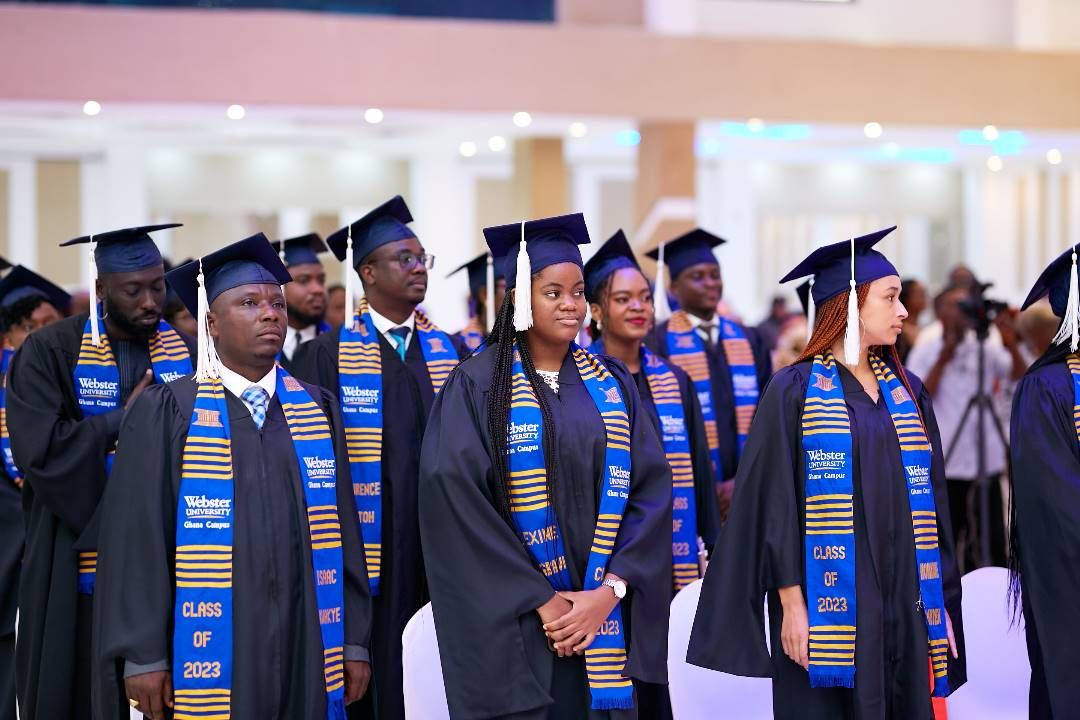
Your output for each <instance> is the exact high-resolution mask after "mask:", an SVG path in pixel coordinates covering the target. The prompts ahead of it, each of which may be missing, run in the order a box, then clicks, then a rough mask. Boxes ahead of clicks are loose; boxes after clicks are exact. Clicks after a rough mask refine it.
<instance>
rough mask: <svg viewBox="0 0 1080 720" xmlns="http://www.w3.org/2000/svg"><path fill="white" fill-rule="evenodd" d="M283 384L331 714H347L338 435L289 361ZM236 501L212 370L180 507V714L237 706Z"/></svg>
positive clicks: (201, 390) (185, 718) (188, 453)
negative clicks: (335, 439)
mask: <svg viewBox="0 0 1080 720" xmlns="http://www.w3.org/2000/svg"><path fill="white" fill-rule="evenodd" d="M276 392H277V396H278V400H279V401H280V402H281V408H282V410H283V411H284V413H285V420H286V422H287V423H288V425H289V434H290V435H291V437H292V444H293V448H294V450H295V452H296V458H297V466H298V468H299V470H300V477H301V479H302V482H303V486H304V499H305V501H306V504H307V519H308V532H309V535H310V538H311V565H312V569H313V578H312V580H313V582H314V584H315V600H316V604H317V606H318V607H317V610H318V619H319V627H320V631H321V634H322V647H323V657H322V661H323V676H324V679H325V683H326V717H327V720H344V719H345V665H344V662H345V649H344V644H345V625H344V612H345V610H344V598H345V595H344V590H343V583H344V576H343V573H342V567H343V565H342V553H341V522H340V519H339V516H338V506H337V490H336V488H337V466H336V461H335V459H334V442H333V435H332V433H331V431H330V424H329V422H327V419H326V415H325V414H324V413H323V411H322V408H321V407H319V405H318V404H317V403H316V402H315V401H314V400H312V399H311V396H310V395H308V393H307V391H306V390H304V388H303V386H302V385H301V384H300V383H299V382H298V381H297V380H296V379H294V378H293V377H292V376H290V375H289V374H288V373H287V372H286V371H285V370H284V369H283V368H281V367H278V369H277V388H276ZM240 501H241V502H243V501H244V500H243V498H241V500H240ZM234 508H235V497H234V488H233V460H232V447H231V443H230V434H229V410H228V406H227V405H226V402H225V390H224V387H223V385H222V383H221V380H219V379H217V378H213V379H210V380H205V381H203V382H201V383H199V386H198V389H197V391H196V395H195V409H194V411H193V412H192V414H191V424H190V426H189V427H188V435H187V439H186V440H185V441H184V454H183V463H182V466H181V473H180V498H179V502H178V503H177V507H176V600H175V611H174V612H175V615H174V623H175V625H174V631H173V655H174V658H173V688H174V692H175V702H176V706H175V710H174V713H173V717H175V718H176V720H210V719H211V718H223V719H227V718H229V717H230V715H231V711H232V689H231V688H232V675H233V603H232V577H233V575H232V560H233V540H234V534H233V522H234V518H235V515H234V514H233V510H234Z"/></svg>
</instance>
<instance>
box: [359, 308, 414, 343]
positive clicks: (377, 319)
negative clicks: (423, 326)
mask: <svg viewBox="0 0 1080 720" xmlns="http://www.w3.org/2000/svg"><path fill="white" fill-rule="evenodd" d="M368 314H369V315H371V322H373V323H374V324H375V329H376V330H378V331H379V332H380V333H381V334H383V335H387V334H389V333H390V331H391V330H392V329H393V328H396V327H407V328H409V335H410V337H411V336H412V333H413V330H415V329H416V313H412V314H411V315H409V317H407V318H405V322H403V323H395V322H393V321H392V320H387V319H386V318H384V317H383V316H382V315H380V314H379V313H377V312H375V308H373V307H371V305H368Z"/></svg>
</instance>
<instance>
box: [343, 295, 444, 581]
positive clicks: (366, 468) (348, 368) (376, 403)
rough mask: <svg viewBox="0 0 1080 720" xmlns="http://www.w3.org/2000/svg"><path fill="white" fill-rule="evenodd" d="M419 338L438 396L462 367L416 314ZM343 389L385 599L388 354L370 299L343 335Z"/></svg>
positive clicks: (370, 565) (372, 573)
mask: <svg viewBox="0 0 1080 720" xmlns="http://www.w3.org/2000/svg"><path fill="white" fill-rule="evenodd" d="M416 334H417V340H418V341H419V342H420V349H421V351H422V352H423V353H424V361H425V362H426V363H427V370H428V376H429V377H430V378H431V387H432V389H433V390H434V391H435V392H436V393H438V392H439V390H441V389H442V386H443V383H445V382H446V378H447V377H449V375H450V371H451V370H453V369H454V367H455V366H456V365H457V364H458V356H457V351H456V350H455V349H454V345H453V343H452V342H450V338H449V336H447V335H446V334H445V333H444V332H442V331H441V330H439V329H438V328H436V327H435V326H434V325H432V324H431V321H430V320H428V319H427V317H425V316H424V314H423V313H422V312H420V311H419V310H417V311H416ZM338 384H339V387H340V388H341V389H340V392H339V396H340V398H339V399H340V401H341V414H342V420H343V422H344V424H345V440H346V442H347V444H348V450H349V474H350V476H351V477H352V483H353V498H354V500H355V502H356V513H357V518H358V519H359V523H360V537H361V539H362V540H363V542H364V555H365V557H366V559H367V571H368V583H369V584H370V585H371V594H372V595H373V596H374V595H378V594H379V578H380V576H381V572H380V570H381V568H382V513H383V505H382V445H383V392H382V353H381V352H380V350H379V331H378V330H376V329H375V323H374V322H373V321H372V319H371V315H370V313H369V312H368V305H367V298H362V299H361V300H360V311H359V315H357V314H354V315H353V316H352V319H351V321H350V322H346V323H345V324H344V325H342V326H341V332H340V335H339V336H338Z"/></svg>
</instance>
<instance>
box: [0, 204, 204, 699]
mask: <svg viewBox="0 0 1080 720" xmlns="http://www.w3.org/2000/svg"><path fill="white" fill-rule="evenodd" d="M170 227H176V226H175V225H164V226H160V225H159V226H148V227H137V228H130V229H124V230H117V231H112V232H108V233H102V234H100V235H96V236H94V237H93V240H92V241H91V238H90V237H82V238H76V239H75V240H71V241H68V242H67V243H65V245H79V244H83V243H87V242H91V243H92V244H91V247H92V248H94V249H93V250H92V252H93V255H94V258H95V260H96V265H95V267H96V273H97V274H98V277H97V279H96V281H95V282H94V283H93V288H94V290H93V292H94V293H95V298H96V301H97V302H98V303H100V305H98V306H94V307H92V310H93V312H91V313H90V314H87V313H80V314H78V315H74V316H72V317H69V318H65V319H64V320H61V321H60V322H57V323H54V324H52V325H50V326H49V327H47V328H43V329H42V330H39V331H37V332H35V333H34V334H32V335H31V336H30V337H29V338H27V340H26V342H25V343H24V344H23V346H22V348H20V350H19V352H18V353H17V354H16V355H15V357H14V359H13V360H12V362H11V367H10V369H9V371H8V385H7V390H6V395H5V399H6V405H7V407H6V411H7V421H8V430H9V431H10V433H11V444H12V452H13V455H14V460H15V465H16V466H18V468H19V469H20V470H21V471H22V472H23V476H24V478H25V481H26V483H25V485H24V487H23V507H24V508H25V509H26V522H27V525H26V550H25V555H24V558H23V568H22V577H21V579H20V583H19V608H20V610H19V632H18V641H17V647H16V654H17V659H18V662H17V685H18V695H19V712H20V716H21V717H22V718H24V719H26V720H38V719H40V720H54V719H57V720H63V719H64V718H74V719H76V720H85V718H87V717H88V716H89V715H90V666H91V658H90V625H91V613H92V607H93V594H92V593H93V578H94V572H93V571H94V562H95V561H94V558H95V553H96V549H97V531H98V517H97V509H98V502H99V501H100V499H101V495H102V492H103V491H104V488H105V483H106V479H107V466H108V464H110V463H111V462H112V457H111V451H112V449H113V448H114V446H115V443H116V438H117V434H118V432H119V430H120V422H121V420H122V419H123V417H124V414H125V412H126V410H127V408H128V407H129V406H130V404H131V402H132V401H133V400H134V398H136V397H138V395H139V394H140V393H142V392H143V391H144V390H145V389H146V388H148V387H149V386H150V385H152V384H154V383H155V382H164V381H168V380H171V379H173V378H175V377H179V376H180V375H182V374H183V373H184V372H189V371H190V368H191V360H190V357H189V354H190V351H191V348H190V347H188V346H186V345H185V340H184V339H183V338H181V336H180V335H179V334H178V333H176V332H175V331H174V330H172V329H171V328H169V327H168V326H167V325H165V324H164V323H163V322H162V319H161V318H162V308H163V306H164V303H165V272H164V265H163V263H162V259H161V254H160V252H159V251H158V249H157V246H156V245H155V244H154V241H153V240H152V239H151V238H150V236H149V234H148V233H151V232H154V231H155V230H161V229H165V228H170ZM93 279H94V278H93V277H92V278H91V280H93ZM99 312H100V316H99V315H98V313H99ZM95 335H96V336H97V337H96V339H97V342H95Z"/></svg>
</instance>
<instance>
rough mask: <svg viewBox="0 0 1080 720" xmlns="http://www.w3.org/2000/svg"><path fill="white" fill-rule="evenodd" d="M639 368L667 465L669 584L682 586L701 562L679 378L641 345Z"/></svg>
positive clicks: (596, 350)
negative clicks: (669, 470) (658, 429)
mask: <svg viewBox="0 0 1080 720" xmlns="http://www.w3.org/2000/svg"><path fill="white" fill-rule="evenodd" d="M589 352H590V353H593V354H594V355H603V354H604V341H603V340H598V341H596V342H594V343H593V344H592V345H590V346H589ZM641 369H642V372H644V373H645V380H646V381H647V382H648V383H649V394H650V395H652V401H653V405H654V406H655V407H656V414H657V416H658V417H659V419H660V441H661V443H662V444H663V446H664V454H665V455H666V456H667V461H668V465H669V466H670V467H671V517H672V534H671V555H672V558H671V567H672V587H673V588H674V589H675V592H678V591H679V590H682V589H683V588H684V587H686V586H687V585H689V584H690V583H692V582H694V581H695V580H697V579H698V577H699V575H700V568H701V566H700V565H699V564H698V561H697V557H696V552H697V538H698V530H697V507H696V505H697V504H696V502H695V499H694V463H693V460H692V458H691V456H690V436H689V434H688V433H687V430H686V413H685V411H684V410H683V397H682V393H681V392H680V390H679V379H678V378H677V377H675V373H673V372H671V368H670V367H669V366H668V364H667V363H665V362H664V359H663V358H661V357H660V356H659V355H656V354H655V353H653V352H651V351H650V350H649V348H647V347H645V345H642V346H641Z"/></svg>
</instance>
